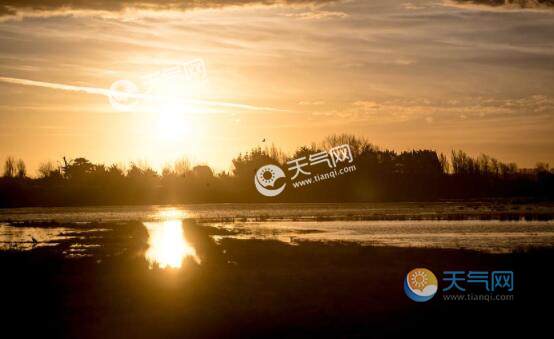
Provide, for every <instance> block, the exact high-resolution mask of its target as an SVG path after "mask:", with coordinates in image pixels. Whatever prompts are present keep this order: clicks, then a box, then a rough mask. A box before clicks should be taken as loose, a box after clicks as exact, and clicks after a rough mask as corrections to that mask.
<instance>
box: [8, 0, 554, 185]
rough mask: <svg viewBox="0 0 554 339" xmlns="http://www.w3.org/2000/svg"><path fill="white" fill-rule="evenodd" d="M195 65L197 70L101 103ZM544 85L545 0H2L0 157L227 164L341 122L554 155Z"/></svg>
mask: <svg viewBox="0 0 554 339" xmlns="http://www.w3.org/2000/svg"><path fill="white" fill-rule="evenodd" d="M192 60H202V61H203V63H204V65H205V70H206V74H205V75H206V76H205V79H204V80H202V81H200V80H190V79H188V80H187V81H184V80H183V79H170V80H167V79H166V80H164V81H162V82H161V84H160V83H159V84H158V85H159V86H160V87H158V88H157V92H156V93H166V94H167V93H169V94H168V95H165V94H162V95H161V96H156V97H155V98H154V99H152V97H148V96H146V97H145V96H144V95H143V96H142V97H140V98H136V99H135V100H136V101H137V102H136V104H135V105H134V106H132V107H130V108H129V109H127V110H121V109H116V107H114V106H113V105H111V104H110V100H109V98H108V97H107V95H106V93H108V94H109V93H110V92H109V89H110V88H111V86H112V84H114V83H115V82H118V81H122V80H125V81H129V82H132V83H133V84H135V85H136V90H137V91H138V93H139V94H140V93H142V94H144V93H145V91H146V86H145V85H144V79H145V77H148V76H151V75H152V74H159V73H160V72H164V71H166V70H168V69H172V67H174V66H175V65H180V64H186V63H187V62H190V61H192ZM553 83H554V6H553V2H552V1H548V0H546V1H537V0H521V1H514V2H512V1H506V2H503V1H497V0H476V1H464V0H459V1H442V0H439V1H433V0H419V1H409V0H372V1H363V0H360V1H355V0H343V1H333V0H319V1H318V0H288V1H279V0H265V1H256V0H231V1H222V0H208V1H201V0H196V1H175V0H168V1H151V0H145V1H140V0H137V1H126V2H118V1H108V0H100V1H94V2H89V1H65V0H51V1H32V0H27V1H2V0H0V159H3V158H5V157H6V156H8V155H11V156H14V157H16V158H22V159H24V160H25V162H26V163H27V166H28V168H29V169H30V170H31V174H33V173H34V171H35V170H36V168H37V167H38V166H39V164H40V163H41V162H44V161H48V160H51V161H54V162H56V161H59V160H61V158H62V157H63V156H66V157H68V158H75V157H79V156H83V157H86V158H88V159H90V160H91V161H93V162H104V163H108V164H111V163H118V164H121V163H129V162H133V161H135V162H138V161H140V162H144V161H147V162H149V163H151V164H152V165H153V166H154V167H155V168H161V167H162V166H163V165H164V164H165V163H169V162H173V161H175V160H177V159H179V158H182V157H186V158H188V159H189V160H191V161H192V162H193V163H203V164H204V163H205V164H209V165H210V166H212V167H213V168H215V169H216V170H218V171H219V170H229V169H230V167H231V160H232V159H233V158H234V157H236V156H237V155H238V154H239V153H241V152H242V153H244V152H247V151H248V150H250V149H251V148H252V147H256V146H261V147H264V146H267V145H271V144H275V145H277V146H279V147H281V148H283V150H285V151H287V152H289V153H292V152H293V151H294V149H295V148H296V147H299V146H301V145H305V144H310V143H311V142H314V141H321V140H322V139H323V138H324V137H325V136H328V135H331V134H340V133H353V134H356V135H359V136H363V137H365V138H367V139H368V140H369V141H370V142H372V143H374V144H376V145H378V146H380V147H381V148H383V149H392V150H396V151H403V150H412V149H420V148H425V149H433V150H437V151H438V152H443V153H445V154H449V153H450V151H451V150H452V149H463V150H465V151H467V152H468V153H469V154H471V155H478V154H481V153H485V154H489V155H492V156H494V157H496V158H498V159H499V160H501V161H504V162H516V163H517V164H518V165H519V166H520V167H533V166H534V165H535V164H536V163H537V162H539V161H543V162H549V163H551V164H553V165H554V138H553V137H552V136H553V135H554V119H553V117H554V86H553ZM112 88H113V87H112ZM156 95H158V94H156ZM264 139H265V140H266V141H265V142H262V140H264Z"/></svg>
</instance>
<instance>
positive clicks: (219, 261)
mask: <svg viewBox="0 0 554 339" xmlns="http://www.w3.org/2000/svg"><path fill="white" fill-rule="evenodd" d="M184 227H185V231H186V234H187V238H188V240H189V241H190V242H191V243H192V244H193V245H194V246H195V247H196V250H197V252H198V253H199V255H200V257H201V259H202V264H201V265H197V264H196V263H195V262H194V261H192V260H187V261H186V262H185V263H184V265H183V267H182V268H181V269H180V270H165V271H164V270H157V269H153V270H150V269H149V268H148V265H147V263H146V262H145V260H144V258H143V253H144V250H145V249H146V237H147V234H146V230H145V229H144V227H142V226H141V224H140V223H128V224H125V225H119V226H118V227H114V228H113V229H112V230H111V231H109V232H106V233H105V236H104V238H103V239H102V243H103V246H102V247H100V248H98V249H97V250H96V253H95V254H94V256H93V257H87V258H78V259H68V258H65V257H64V256H63V255H62V254H61V253H62V252H63V249H64V246H65V247H68V246H69V244H68V243H62V244H60V245H59V246H58V247H57V248H47V249H43V248H41V249H35V250H33V251H29V252H9V251H4V252H0V269H1V276H0V277H1V278H0V291H1V293H2V301H1V307H2V313H3V315H2V316H1V318H0V325H1V328H0V331H1V332H0V337H2V338H3V337H5V338H20V337H33V338H231V337H235V338H248V337H256V338H268V337H273V338H284V337H286V338H288V337H294V338H313V337H328V338H381V337H399V336H403V337H413V338H423V337H444V338H449V337H457V338H462V337H464V338H475V337H477V338H484V337H489V338H506V337H521V336H524V337H536V336H539V335H540V336H541V337H550V336H551V334H552V306H553V305H552V301H553V297H552V294H553V291H554V285H553V284H552V276H553V275H552V269H553V268H554V266H553V264H552V263H553V262H554V250H552V249H536V250H527V251H521V252H515V253H511V254H502V255H500V254H483V253H477V252H471V251H461V250H434V249H401V248H388V247H362V246H359V245H355V244H352V243H325V244H324V243H300V244H299V245H296V246H291V245H288V244H284V243H280V242H275V241H267V240H265V241H262V240H234V239H227V240H223V241H222V242H221V243H219V244H216V243H214V241H213V240H211V238H210V234H214V233H217V232H220V231H217V230H215V229H213V228H209V227H202V226H197V225H194V224H185V225H184ZM91 238H92V237H91ZM83 241H84V242H86V241H87V240H86V237H85V239H84V240H83ZM416 267H426V268H429V269H431V270H432V271H433V272H435V273H437V272H442V271H445V270H464V271H468V270H491V271H493V270H513V271H514V272H515V297H514V300H513V301H505V302H490V303H487V302H462V301H457V302H455V301H450V302H448V301H445V300H442V296H441V292H439V293H437V295H436V296H435V297H434V298H433V299H432V300H431V301H429V302H426V303H415V302H413V301H411V300H410V299H408V298H407V297H406V296H405V294H404V292H403V288H402V286H403V279H404V278H405V275H406V273H407V272H408V271H409V270H411V269H413V268H416ZM439 279H440V278H439ZM439 284H441V282H440V281H439ZM439 286H440V287H442V286H441V285H439Z"/></svg>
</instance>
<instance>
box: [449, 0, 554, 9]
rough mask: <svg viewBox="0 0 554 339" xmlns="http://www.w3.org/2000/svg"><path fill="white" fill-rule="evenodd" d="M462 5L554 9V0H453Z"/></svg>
mask: <svg viewBox="0 0 554 339" xmlns="http://www.w3.org/2000/svg"><path fill="white" fill-rule="evenodd" d="M453 2H454V3H456V4H460V5H469V6H473V5H478V6H487V7H495V8H502V9H554V0H453Z"/></svg>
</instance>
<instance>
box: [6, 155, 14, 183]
mask: <svg viewBox="0 0 554 339" xmlns="http://www.w3.org/2000/svg"><path fill="white" fill-rule="evenodd" d="M14 176H15V159H14V157H11V156H10V157H7V158H6V161H5V162H4V178H13V177H14Z"/></svg>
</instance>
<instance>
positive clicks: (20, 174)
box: [16, 159, 27, 178]
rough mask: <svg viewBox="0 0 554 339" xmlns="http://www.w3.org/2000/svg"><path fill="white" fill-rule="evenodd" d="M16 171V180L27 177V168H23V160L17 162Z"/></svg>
mask: <svg viewBox="0 0 554 339" xmlns="http://www.w3.org/2000/svg"><path fill="white" fill-rule="evenodd" d="M16 170H17V177H18V178H25V177H26V176H27V166H25V162H24V161H23V159H19V160H17V164H16Z"/></svg>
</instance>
